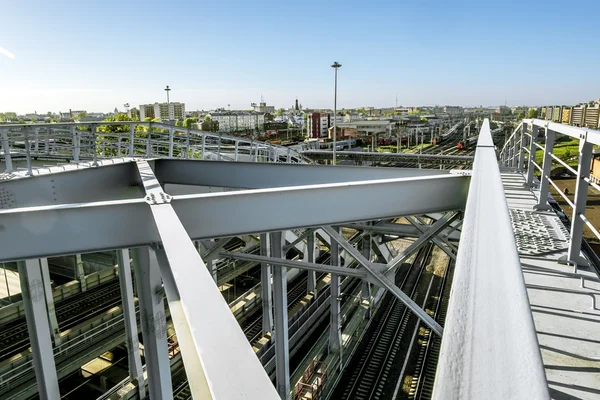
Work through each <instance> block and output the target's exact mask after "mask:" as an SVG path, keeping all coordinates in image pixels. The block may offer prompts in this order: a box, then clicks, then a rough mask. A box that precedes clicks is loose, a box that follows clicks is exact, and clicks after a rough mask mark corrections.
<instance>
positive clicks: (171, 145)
mask: <svg viewBox="0 0 600 400" xmlns="http://www.w3.org/2000/svg"><path fill="white" fill-rule="evenodd" d="M173 135H175V129H174V128H171V129H169V158H173Z"/></svg>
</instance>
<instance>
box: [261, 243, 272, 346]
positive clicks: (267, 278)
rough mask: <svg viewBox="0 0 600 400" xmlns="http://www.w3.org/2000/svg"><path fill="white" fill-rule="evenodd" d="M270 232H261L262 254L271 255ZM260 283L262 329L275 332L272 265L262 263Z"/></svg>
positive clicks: (265, 331) (264, 331) (264, 332)
mask: <svg viewBox="0 0 600 400" xmlns="http://www.w3.org/2000/svg"><path fill="white" fill-rule="evenodd" d="M269 247H270V246H269V234H267V233H261V234H260V255H261V256H265V257H268V256H269ZM260 285H261V292H262V293H261V294H262V296H261V298H262V331H263V335H264V334H266V333H267V332H273V292H272V289H271V266H270V265H269V264H267V263H261V264H260Z"/></svg>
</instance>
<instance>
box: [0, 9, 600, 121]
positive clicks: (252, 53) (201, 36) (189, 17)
mask: <svg viewBox="0 0 600 400" xmlns="http://www.w3.org/2000/svg"><path fill="white" fill-rule="evenodd" d="M584 3H585V4H580V5H579V6H578V7H577V8H575V7H569V8H561V9H560V10H559V9H558V7H556V8H553V7H544V8H543V9H542V8H541V7H539V6H538V5H537V4H534V3H533V2H532V3H531V4H523V3H522V2H517V1H506V2H503V3H501V4H493V5H489V4H481V2H476V1H471V0H467V1H463V2H460V3H459V4H446V3H445V2H434V3H433V4H428V6H427V7H419V6H417V5H408V6H405V5H400V4H396V2H385V1H384V2H379V3H378V4H376V5H370V6H367V5H365V4H363V3H358V2H344V3H340V2H333V3H329V4H320V3H312V2H308V3H305V4H303V7H296V6H294V5H291V4H280V3H277V4H276V3H266V4H264V5H263V6H261V7H256V5H254V4H246V3H244V2H235V3H228V4H227V5H225V4H212V3H211V4H208V5H204V4H203V5H199V4H196V3H194V2H178V3H172V5H171V3H170V4H169V5H167V4H163V3H159V2H149V3H147V4H146V3H145V7H143V8H142V7H140V6H139V5H136V4H132V3H121V2H119V3H117V2H110V1H109V2H107V3H103V4H102V5H100V4H88V3H76V4H77V7H73V4H75V3H71V2H68V1H58V2H55V3H53V4H52V5H48V4H46V3H45V2H42V1H33V2H31V4H28V5H27V6H25V5H23V4H21V3H17V2H12V3H10V4H8V5H6V6H4V15H5V16H6V18H5V22H4V23H3V24H2V26H0V93H1V95H0V111H13V112H17V113H25V112H33V111H38V113H45V112H47V111H66V110H68V109H69V108H71V109H85V110H89V111H102V110H112V109H114V107H118V108H122V106H123V104H125V103H129V104H130V105H131V106H132V107H138V106H139V105H140V104H146V103H154V102H162V101H165V100H166V96H165V93H164V91H163V88H164V87H165V85H167V84H168V85H170V87H171V88H173V91H172V92H171V100H172V101H178V102H182V103H185V104H186V108H187V109H189V110H196V109H204V110H209V109H214V108H218V107H224V108H228V105H230V107H231V109H249V108H250V104H251V103H254V102H258V101H259V100H260V97H261V95H262V96H263V97H264V98H265V101H266V102H267V103H268V104H270V105H275V106H276V107H277V108H280V107H283V108H288V107H290V106H291V105H292V104H293V102H294V100H295V99H296V98H298V99H299V101H300V103H301V104H303V105H304V106H305V107H310V108H318V109H321V108H333V69H332V68H331V67H330V65H331V63H332V62H333V61H336V60H337V61H339V62H340V63H341V64H342V65H343V67H342V68H340V69H339V72H338V73H339V81H338V107H339V108H340V109H342V108H357V107H363V106H373V107H378V108H379V107H385V106H393V105H395V104H396V96H398V104H399V105H405V106H412V105H436V104H438V105H440V106H443V105H460V106H479V105H483V106H497V105H503V104H505V102H506V103H507V104H508V105H509V106H515V105H532V106H533V105H542V104H575V103H578V102H583V101H589V100H595V99H597V98H598V97H600V82H599V81H598V80H594V79H589V76H590V74H589V73H586V72H585V71H584V70H583V69H582V68H581V67H580V66H579V65H580V64H579V63H577V62H574V61H576V60H577V59H581V60H584V59H585V61H586V63H587V62H589V63H590V64H591V65H594V64H595V62H597V61H600V55H598V54H597V52H592V51H589V49H592V48H595V47H594V46H595V43H596V42H597V40H596V38H597V33H596V32H595V30H594V26H595V21H594V18H595V15H596V14H597V11H600V5H599V4H598V3H597V2H594V1H588V0H586V1H584ZM229 8H231V9H232V10H235V13H230V12H228V10H229ZM315 10H318V12H315ZM384 11H385V12H384ZM211 16H214V18H211ZM219 16H227V17H226V18H220V17H219ZM332 16H334V17H332ZM556 26H561V29H556V28H555V27H556ZM165 27H166V28H165ZM15 32H19V34H18V35H17V34H15ZM165 32H166V33H165ZM561 49H564V50H567V49H568V53H569V56H568V57H567V56H562V55H561V53H560V52H559V50H561ZM559 78H560V79H559Z"/></svg>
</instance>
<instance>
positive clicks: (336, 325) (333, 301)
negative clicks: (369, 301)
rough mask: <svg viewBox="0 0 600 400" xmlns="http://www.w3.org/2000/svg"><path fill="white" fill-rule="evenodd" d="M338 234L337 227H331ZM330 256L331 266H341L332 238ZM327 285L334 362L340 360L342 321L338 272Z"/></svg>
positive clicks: (337, 246) (330, 338)
mask: <svg viewBox="0 0 600 400" xmlns="http://www.w3.org/2000/svg"><path fill="white" fill-rule="evenodd" d="M332 229H333V230H334V231H335V232H336V233H337V234H338V235H339V228H332ZM329 248H330V253H331V257H330V258H329V260H330V261H329V263H330V264H331V266H332V267H335V266H337V267H341V262H340V261H341V260H340V250H339V244H338V243H337V242H336V241H335V240H334V239H333V238H332V239H331V243H330V244H329ZM329 285H330V287H331V295H330V296H329V351H330V352H332V353H335V354H336V356H337V357H338V358H337V360H335V359H334V360H335V361H334V362H336V364H337V362H339V363H341V361H342V321H341V308H340V297H341V294H342V292H341V277H340V275H339V274H331V277H330V280H329Z"/></svg>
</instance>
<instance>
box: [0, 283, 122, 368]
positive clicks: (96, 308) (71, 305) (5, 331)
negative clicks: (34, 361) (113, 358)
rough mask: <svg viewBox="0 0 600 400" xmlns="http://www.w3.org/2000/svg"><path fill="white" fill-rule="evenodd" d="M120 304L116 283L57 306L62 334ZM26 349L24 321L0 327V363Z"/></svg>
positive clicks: (26, 336)
mask: <svg viewBox="0 0 600 400" xmlns="http://www.w3.org/2000/svg"><path fill="white" fill-rule="evenodd" d="M120 304H121V290H120V287H119V281H118V279H116V280H112V281H110V282H107V283H105V284H102V285H100V286H96V287H94V288H93V289H90V290H88V291H86V292H83V293H79V294H77V295H75V296H72V297H69V298H68V299H65V300H62V301H60V302H58V303H57V304H56V306H55V309H56V319H57V322H58V327H59V329H60V330H61V331H65V330H67V329H69V328H72V327H73V326H75V325H78V324H79V323H81V322H83V321H85V320H88V319H90V318H92V317H94V316H96V315H99V314H101V313H103V312H105V311H106V310H108V309H110V308H112V307H115V306H118V305H120ZM28 348H29V332H28V330H27V322H26V321H25V318H24V317H23V318H19V319H17V320H15V321H11V322H10V323H7V324H3V325H0V349H1V350H0V361H3V360H5V359H7V358H9V357H12V356H13V355H15V354H18V353H20V352H22V351H25V350H27V349H28Z"/></svg>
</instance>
